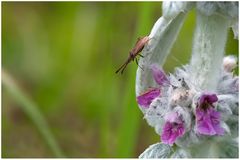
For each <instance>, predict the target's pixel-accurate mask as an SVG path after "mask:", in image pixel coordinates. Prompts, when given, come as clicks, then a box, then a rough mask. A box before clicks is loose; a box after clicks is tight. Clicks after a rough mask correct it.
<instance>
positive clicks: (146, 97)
mask: <svg viewBox="0 0 240 160" xmlns="http://www.w3.org/2000/svg"><path fill="white" fill-rule="evenodd" d="M159 95H160V89H159V88H154V89H150V90H149V91H147V92H145V93H143V94H142V95H140V96H138V97H137V102H138V104H139V105H140V106H142V107H145V108H148V107H149V105H150V104H151V103H152V101H153V99H155V98H156V97H158V96H159Z"/></svg>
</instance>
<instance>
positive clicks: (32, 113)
mask: <svg viewBox="0 0 240 160" xmlns="http://www.w3.org/2000/svg"><path fill="white" fill-rule="evenodd" d="M2 84H3V86H5V88H6V90H7V91H8V92H9V93H10V95H11V96H12V97H13V99H15V101H16V102H17V103H18V104H19V107H21V108H22V110H23V111H24V112H25V113H26V114H27V115H28V116H29V117H30V119H31V120H32V121H33V123H34V124H35V125H36V127H37V128H38V130H39V132H40V133H41V134H42V136H43V138H44V140H45V141H46V143H47V144H48V146H49V148H50V149H51V150H52V152H53V153H54V155H55V156H56V157H64V155H63V153H62V151H61V149H60V147H59V146H58V144H57V142H56V140H55V138H54V136H53V134H52V132H51V131H50V128H49V126H48V124H47V121H46V119H45V118H44V116H43V115H42V114H41V112H40V111H39V110H38V107H37V105H36V104H34V102H32V101H31V100H30V99H29V98H28V97H27V96H26V95H25V94H24V93H23V92H22V91H21V90H20V88H19V87H18V86H17V85H16V84H15V82H14V81H13V79H12V78H11V77H10V75H8V74H7V73H6V72H5V71H3V70H2Z"/></svg>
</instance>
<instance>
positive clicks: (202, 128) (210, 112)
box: [196, 94, 224, 135]
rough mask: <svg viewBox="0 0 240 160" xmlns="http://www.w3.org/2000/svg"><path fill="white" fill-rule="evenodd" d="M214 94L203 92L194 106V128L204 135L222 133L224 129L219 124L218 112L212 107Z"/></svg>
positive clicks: (215, 99) (214, 100) (215, 98)
mask: <svg viewBox="0 0 240 160" xmlns="http://www.w3.org/2000/svg"><path fill="white" fill-rule="evenodd" d="M217 100H218V98H217V96H216V94H203V95H202V96H201V97H200V99H199V102H198V104H197V108H196V129H197V132H198V133H200V134H204V135H223V134H224V129H223V128H221V126H220V118H221V115H220V112H218V111H216V110H215V109H214V108H213V103H214V102H217Z"/></svg>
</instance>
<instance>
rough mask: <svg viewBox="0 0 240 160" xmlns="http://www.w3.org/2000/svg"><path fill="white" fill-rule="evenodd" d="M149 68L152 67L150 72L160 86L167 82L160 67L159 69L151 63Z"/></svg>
mask: <svg viewBox="0 0 240 160" xmlns="http://www.w3.org/2000/svg"><path fill="white" fill-rule="evenodd" d="M151 69H152V74H153V78H154V80H155V81H156V82H157V83H158V84H159V85H160V86H162V85H164V84H169V80H168V78H167V76H166V75H165V73H164V71H163V70H162V69H160V68H159V67H158V66H157V65H156V64H153V65H152V66H151Z"/></svg>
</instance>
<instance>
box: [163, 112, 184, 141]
mask: <svg viewBox="0 0 240 160" xmlns="http://www.w3.org/2000/svg"><path fill="white" fill-rule="evenodd" d="M165 120H166V123H165V124H164V126H163V132H162V135H161V140H162V142H163V143H165V144H169V145H172V144H173V143H174V142H175V141H176V139H177V138H178V137H181V136H182V135H183V134H184V133H185V128H184V124H183V121H182V119H181V118H180V116H179V115H178V114H177V113H175V112H172V113H170V114H168V115H167V116H166V117H165Z"/></svg>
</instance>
